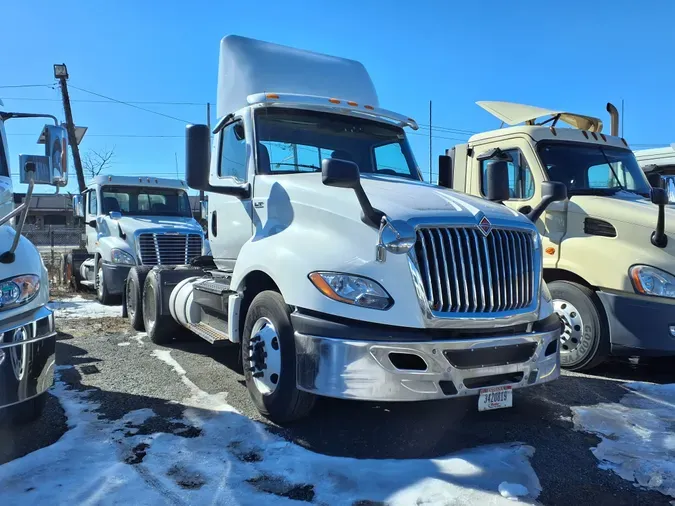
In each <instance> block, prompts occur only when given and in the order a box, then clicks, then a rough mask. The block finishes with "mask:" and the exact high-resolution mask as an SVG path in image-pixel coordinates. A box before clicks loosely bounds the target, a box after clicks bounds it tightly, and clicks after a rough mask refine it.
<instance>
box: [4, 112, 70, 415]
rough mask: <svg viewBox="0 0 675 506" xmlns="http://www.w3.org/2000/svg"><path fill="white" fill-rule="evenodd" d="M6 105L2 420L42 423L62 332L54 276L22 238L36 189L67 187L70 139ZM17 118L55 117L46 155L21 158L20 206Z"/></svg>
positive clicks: (45, 137) (45, 136)
mask: <svg viewBox="0 0 675 506" xmlns="http://www.w3.org/2000/svg"><path fill="white" fill-rule="evenodd" d="M2 105H3V104H2V101H0V417H2V418H10V420H12V421H14V422H18V423H21V422H26V421H30V420H32V419H35V418H37V417H38V416H39V415H40V414H41V413H42V410H43V408H44V405H45V400H46V395H47V394H46V391H47V390H48V389H49V387H51V386H52V384H53V381H54V358H55V350H56V331H55V330H54V316H53V313H52V311H51V310H50V309H49V308H48V307H47V302H48V301H49V276H48V274H47V269H46V268H45V266H44V263H43V262H42V257H41V256H40V253H39V251H38V250H37V248H36V247H35V246H34V245H33V244H32V243H31V242H30V241H29V240H28V239H26V238H25V237H23V236H22V235H21V230H22V229H23V225H24V223H25V219H26V214H27V211H28V207H29V206H30V202H31V196H32V194H33V188H34V185H35V184H48V185H52V186H65V185H66V184H67V182H68V173H67V160H68V158H67V134H66V130H65V129H64V128H63V127H61V126H58V121H57V120H56V118H55V117H53V116H49V115H42V114H33V113H14V112H3V111H2ZM16 118H51V119H52V120H53V121H54V125H46V126H45V127H44V129H43V133H42V135H41V137H40V139H41V140H42V142H43V143H44V144H45V155H40V156H37V155H21V156H20V157H19V171H18V172H19V174H18V175H19V176H20V182H21V183H25V184H28V192H27V193H26V199H25V200H24V202H23V204H21V205H19V206H17V207H15V206H14V191H13V184H12V174H11V171H10V164H9V152H8V143H7V135H6V133H5V123H6V122H7V121H9V120H11V119H16Z"/></svg>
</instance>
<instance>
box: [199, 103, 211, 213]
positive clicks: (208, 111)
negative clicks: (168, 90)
mask: <svg viewBox="0 0 675 506" xmlns="http://www.w3.org/2000/svg"><path fill="white" fill-rule="evenodd" d="M206 125H207V126H208V127H209V136H210V135H211V102H206ZM199 201H200V202H203V201H204V190H199Z"/></svg>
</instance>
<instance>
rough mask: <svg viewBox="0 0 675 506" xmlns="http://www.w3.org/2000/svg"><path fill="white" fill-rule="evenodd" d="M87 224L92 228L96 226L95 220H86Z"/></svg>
mask: <svg viewBox="0 0 675 506" xmlns="http://www.w3.org/2000/svg"><path fill="white" fill-rule="evenodd" d="M87 225H89V226H90V227H92V228H96V220H89V221H88V222H87Z"/></svg>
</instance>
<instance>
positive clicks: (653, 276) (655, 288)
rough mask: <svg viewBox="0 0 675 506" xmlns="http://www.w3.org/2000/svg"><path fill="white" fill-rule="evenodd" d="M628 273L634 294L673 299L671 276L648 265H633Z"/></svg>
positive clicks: (673, 282) (674, 277)
mask: <svg viewBox="0 0 675 506" xmlns="http://www.w3.org/2000/svg"><path fill="white" fill-rule="evenodd" d="M629 273H630V278H631V280H632V281H633V287H634V288H635V291H636V292H638V293H643V294H645V295H656V296H658V297H671V298H672V297H675V276H673V275H672V274H670V273H668V272H666V271H662V270H661V269H657V268H656V267H650V266H649V265H634V266H633V267H631V268H630V270H629Z"/></svg>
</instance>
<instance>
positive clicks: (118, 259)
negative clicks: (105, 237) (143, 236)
mask: <svg viewBox="0 0 675 506" xmlns="http://www.w3.org/2000/svg"><path fill="white" fill-rule="evenodd" d="M110 258H111V260H112V262H113V263H114V264H127V265H136V260H134V257H132V256H131V255H130V254H129V253H127V252H126V251H124V250H121V249H117V248H114V249H111V250H110Z"/></svg>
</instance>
